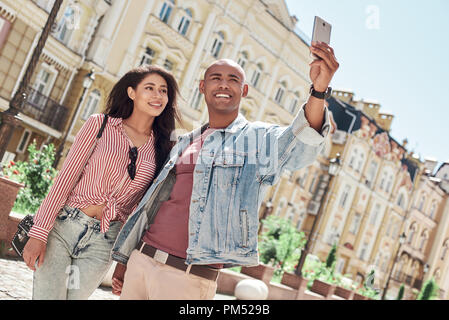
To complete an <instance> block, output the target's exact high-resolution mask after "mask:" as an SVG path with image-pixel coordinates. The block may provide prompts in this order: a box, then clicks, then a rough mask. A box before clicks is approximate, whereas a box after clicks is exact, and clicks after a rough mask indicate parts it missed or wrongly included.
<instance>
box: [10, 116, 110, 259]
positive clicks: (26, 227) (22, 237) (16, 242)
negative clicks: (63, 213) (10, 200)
mask: <svg viewBox="0 0 449 320" xmlns="http://www.w3.org/2000/svg"><path fill="white" fill-rule="evenodd" d="M108 117H109V116H108V115H107V114H105V115H104V120H103V123H102V125H101V128H100V130H99V131H98V134H97V140H96V142H98V139H100V138H101V136H102V134H103V130H104V128H105V126H106V123H107V122H108ZM95 144H96V143H95ZM95 144H94V145H93V146H92V149H91V151H90V152H91V154H92V152H93V150H94V148H95ZM32 227H33V216H32V215H30V214H29V215H27V216H26V217H25V218H23V219H22V221H20V222H19V224H18V226H17V232H16V234H15V235H14V238H13V239H12V242H11V245H12V248H13V249H14V251H15V252H16V253H17V254H18V255H19V256H21V257H22V254H23V249H24V248H25V245H26V244H27V242H28V240H29V239H30V237H29V236H28V232H29V231H30V230H31V228H32Z"/></svg>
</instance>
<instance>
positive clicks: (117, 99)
mask: <svg viewBox="0 0 449 320" xmlns="http://www.w3.org/2000/svg"><path fill="white" fill-rule="evenodd" d="M153 73H155V74H158V75H160V76H161V77H162V78H164V79H165V81H166V82H167V87H168V88H167V89H168V103H167V106H166V107H165V109H164V111H163V112H162V113H161V114H160V115H159V116H157V117H156V118H155V119H154V122H153V133H154V138H155V145H154V146H155V149H156V172H155V175H154V177H156V176H157V174H159V172H160V170H161V169H162V166H163V165H164V163H165V160H166V159H167V157H168V155H169V154H170V151H171V149H172V148H173V146H174V144H175V141H171V139H170V137H171V134H172V132H173V131H174V130H175V120H178V121H179V122H181V118H180V116H179V113H178V109H177V107H178V106H177V101H176V100H177V95H178V93H179V88H178V83H177V82H176V79H175V78H174V77H173V75H172V74H171V73H170V72H168V71H166V70H165V69H163V68H161V67H158V66H154V65H143V66H140V67H137V68H134V69H132V70H130V71H128V72H127V73H126V74H125V75H124V76H123V77H122V78H121V79H120V80H119V81H118V82H117V83H116V84H115V85H114V87H113V88H112V90H111V93H110V94H109V97H108V100H107V103H106V110H105V113H106V114H108V115H109V116H110V117H112V118H122V119H127V118H129V117H130V116H131V114H132V112H133V110H134V102H133V100H131V99H130V98H129V96H128V87H132V88H133V89H134V90H136V88H137V86H138V84H139V83H140V82H142V81H143V79H144V78H145V77H146V76H148V75H150V74H153Z"/></svg>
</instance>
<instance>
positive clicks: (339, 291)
mask: <svg viewBox="0 0 449 320" xmlns="http://www.w3.org/2000/svg"><path fill="white" fill-rule="evenodd" d="M353 294H354V291H351V290H348V289H345V288H342V287H339V286H337V287H335V292H334V295H336V296H339V297H341V298H343V299H346V300H351V299H352V297H353Z"/></svg>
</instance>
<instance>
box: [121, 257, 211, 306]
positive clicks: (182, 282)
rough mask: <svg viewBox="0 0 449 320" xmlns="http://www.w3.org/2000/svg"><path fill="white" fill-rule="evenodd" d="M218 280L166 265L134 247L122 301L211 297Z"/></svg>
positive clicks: (126, 274) (207, 298) (204, 298)
mask: <svg viewBox="0 0 449 320" xmlns="http://www.w3.org/2000/svg"><path fill="white" fill-rule="evenodd" d="M216 290H217V283H216V282H215V281H213V280H208V279H205V278H202V277H198V276H196V275H193V274H188V273H186V272H185V271H182V270H179V269H176V268H174V267H171V266H168V265H166V264H162V263H160V262H158V261H156V260H154V259H153V258H150V257H149V256H147V255H145V254H143V253H141V252H139V250H134V251H133V252H132V253H131V256H130V257H129V260H128V264H127V268H126V272H125V278H124V283H123V288H122V294H121V296H120V299H121V300H211V299H213V298H214V296H215V292H216Z"/></svg>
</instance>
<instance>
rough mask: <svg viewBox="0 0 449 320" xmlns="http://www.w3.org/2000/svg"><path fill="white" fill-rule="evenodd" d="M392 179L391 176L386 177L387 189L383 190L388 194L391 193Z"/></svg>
mask: <svg viewBox="0 0 449 320" xmlns="http://www.w3.org/2000/svg"><path fill="white" fill-rule="evenodd" d="M393 179H394V177H393V175H390V176H389V177H388V182H387V187H386V189H385V191H386V192H388V193H389V192H390V191H391V188H392V187H393Z"/></svg>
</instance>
